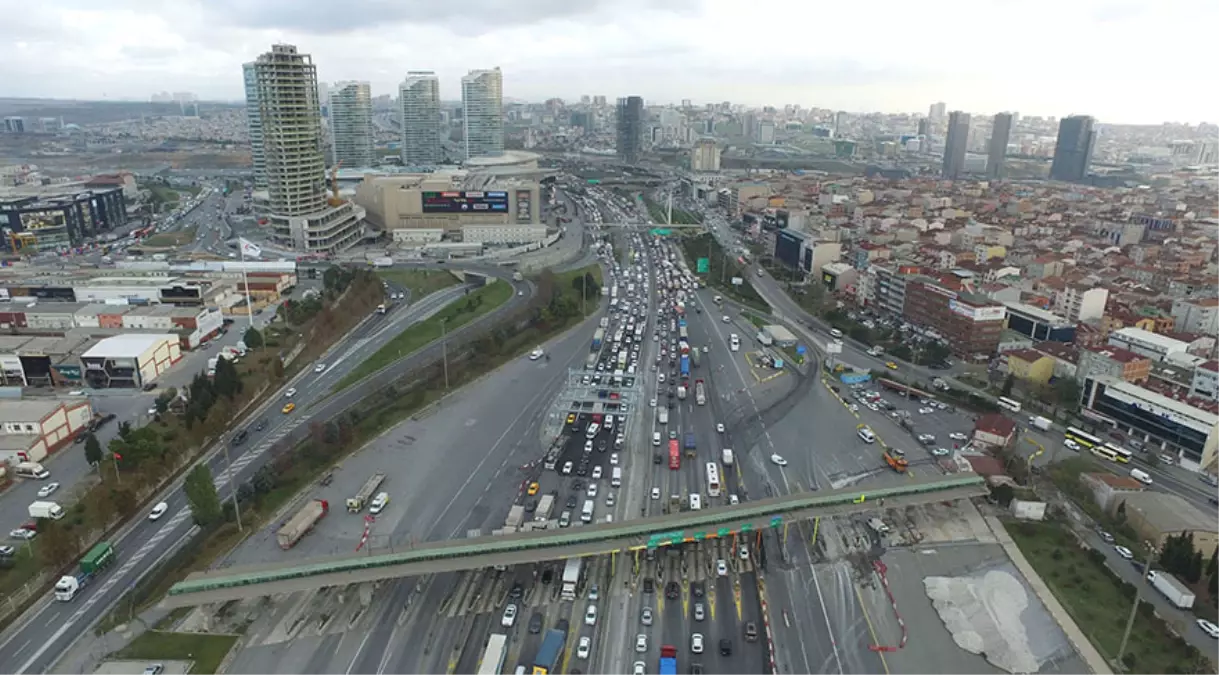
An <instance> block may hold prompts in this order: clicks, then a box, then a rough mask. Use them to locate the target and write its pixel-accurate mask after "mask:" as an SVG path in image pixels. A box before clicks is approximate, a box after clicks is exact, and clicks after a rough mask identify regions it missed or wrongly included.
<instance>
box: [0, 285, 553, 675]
mask: <svg viewBox="0 0 1219 675" xmlns="http://www.w3.org/2000/svg"><path fill="white" fill-rule="evenodd" d="M501 274H502V272H501ZM519 290H521V291H523V292H526V293H528V292H529V291H531V287H530V286H529V285H528V284H526V283H522V284H519ZM460 292H461V289H460V288H457V289H448V290H446V291H442V292H441V293H442V294H445V295H444V296H443V297H437V298H434V299H424V300H421V301H420V302H418V303H416V304H415V305H412V306H408V307H401V308H398V309H396V310H395V311H393V312H391V313H389V314H386V315H384V316H377V315H374V316H373V317H370V318H369V319H368V320H366V321H365V322H364V323H363V324H361V325H360V326H359V327H358V328H357V329H356V330H355V331H353V332H352V333H350V334H349V335H347V336H345V337H344V338H343V339H342V340H341V341H340V342H339V343H337V344H336V345H335V346H334V347H333V348H332V349H331V350H329V352H328V353H327V354H326V355H325V356H324V357H323V358H322V359H321V362H323V363H326V364H327V368H326V370H325V372H323V373H321V374H317V373H315V372H314V371H313V369H312V368H306V369H305V370H304V371H303V372H302V374H300V375H298V376H296V377H295V378H294V379H293V380H292V381H291V382H289V383H287V384H285V385H284V387H283V388H282V389H281V390H280V393H279V394H277V395H276V396H273V397H271V398H270V400H268V401H267V402H266V403H264V404H263V405H261V406H260V407H259V409H258V410H257V411H256V412H254V413H253V414H252V415H250V416H249V418H248V419H250V420H257V419H264V420H265V421H266V425H265V427H264V429H263V430H261V431H256V430H255V429H254V428H253V427H251V428H250V437H249V439H248V440H247V441H246V442H245V444H243V445H242V446H240V447H237V448H234V449H232V451H231V452H230V458H231V460H232V461H233V473H234V475H235V476H236V479H237V480H238V481H240V480H243V479H244V478H245V477H247V476H249V475H250V474H252V473H253V472H254V471H256V470H257V469H258V467H259V466H261V464H262V462H263V461H264V460H265V457H266V451H267V449H268V448H269V447H270V446H271V445H272V444H273V443H275V442H277V441H279V440H280V439H283V438H285V437H288V436H289V435H295V436H300V435H303V434H304V433H306V432H307V425H308V422H309V421H310V420H312V419H323V420H324V419H327V418H328V417H330V416H332V415H333V414H335V413H337V412H339V411H342V410H344V409H346V408H347V407H349V406H350V405H351V404H353V403H355V402H356V401H358V400H359V399H360V398H361V397H362V396H363V395H365V393H366V391H367V389H366V388H365V387H353V388H349V389H346V390H344V391H343V392H341V393H339V394H337V395H333V396H332V395H330V390H331V388H332V387H333V386H334V384H335V383H337V382H338V381H339V380H341V379H342V377H343V376H344V375H346V373H347V372H349V371H350V370H351V369H352V368H354V367H355V366H356V365H357V364H358V363H359V362H360V355H361V354H363V353H365V352H367V353H371V352H372V351H374V350H375V349H376V348H378V347H379V346H380V345H382V344H384V343H386V342H388V341H389V340H390V339H392V338H393V337H394V336H395V335H396V334H397V333H398V332H399V330H400V328H404V327H405V326H406V325H407V324H408V323H410V322H411V321H414V320H418V319H419V318H421V317H425V316H428V315H430V314H431V313H433V312H434V311H436V310H437V309H438V308H439V306H442V305H443V304H444V302H445V301H446V299H447V300H452V299H455V298H456V297H458V296H459V295H460ZM526 300H527V297H526V296H524V295H522V296H518V295H514V296H513V298H512V299H511V300H509V302H508V303H506V304H505V305H504V306H503V307H501V308H499V309H497V310H496V311H494V312H490V313H488V314H486V315H484V316H483V317H480V318H479V319H478V320H476V321H474V322H471V323H470V324H467V325H465V326H463V327H461V328H460V329H458V330H455V331H453V333H451V334H450V336H449V339H450V340H461V339H463V338H464V337H465V336H466V335H469V334H474V333H476V332H478V331H479V330H481V329H482V326H483V325H485V324H488V323H491V322H494V321H495V320H496V319H497V318H498V317H499V316H501V315H502V314H503V313H504V312H507V311H510V310H511V309H514V308H515V307H516V306H518V305H519V304H520V303H523V302H525V301H526ZM390 324H394V325H396V326H397V328H394V329H387V328H386V327H387V325H390ZM440 349H441V346H440V345H439V344H433V345H431V346H429V347H427V348H425V349H423V350H420V351H419V352H416V353H415V354H413V355H410V356H408V357H407V358H405V359H402V360H400V361H398V362H396V363H395V364H394V365H393V366H391V367H390V368H387V369H386V370H385V371H383V372H381V373H377V374H375V375H373V376H371V378H370V381H371V384H370V385H369V386H370V387H371V386H375V385H376V384H377V383H379V382H382V381H389V380H391V379H393V378H394V377H400V376H401V375H402V374H403V373H405V372H408V371H409V370H411V369H413V368H416V367H418V366H419V365H421V364H423V363H427V362H430V361H432V360H434V359H435V358H436V357H437V356H438V354H439V351H440ZM290 387H291V388H295V389H296V394H295V397H294V399H293V400H294V401H295V402H296V403H297V410H296V411H295V413H294V414H291V415H284V414H281V413H280V412H279V409H280V407H281V406H283V405H284V403H285V399H284V398H283V395H282V392H283V391H285V390H287V389H288V388H290ZM302 427H303V428H302ZM206 461H207V462H208V464H209V466H210V467H211V469H212V472H213V475H215V476H216V477H217V483H218V485H219V486H220V487H221V490H222V494H223V491H224V489H225V488H226V487H227V485H228V479H229V475H228V472H227V471H226V469H225V466H224V462H225V460H224V457H223V454H222V453H219V452H218V450H213V451H212V454H211V455H209V457H208V459H207V460H206ZM158 501H166V502H168V503H169V505H170V513H169V515H168V516H167V517H166V518H163V519H161V520H158V521H155V522H154V521H149V520H146V519H139V520H136V521H133V522H132V523H130V524H128V525H127V526H126V527H125V528H124V529H123V530H121V531H120V532H119V533H118V535H117V536H115V537H113V538H112V541H114V543H115V545H116V547H117V549H118V551H119V564H118V565H117V567H116V568H115V569H113V570H112V571H109V572H107V573H106V574H105V575H104V576H103V577H102V578H101V580H100V581H99V583H98V584H97V585H95V586H91V587H87V588H86V590H85V591H84V593H83V594H82V595H81V596H78V597H77V599H76V600H74V601H73V602H71V603H56V602H52V601H50V599H49V598H48V599H47V600H46V601H44V602H43V603H41V604H40V605H38V606H36V607H35V608H34V609H33V610H31V612H30V613H27V615H26V616H25V617H23V619H22V620H21V621H20V622H19V623H18V624H17V625H16V626H15V627H14V628H13V629H11V630H10V631H9V632H8V633H7V634H6V635H5V636H4V642H3V643H0V661H2V662H3V663H6V664H10V665H11V667H12V668H13V670H14V672H42V671H44V670H46V669H47V668H49V667H50V666H51V665H52V664H53V662H54V660H55V659H56V658H57V657H58V656H59V655H60V654H62V653H63V652H64V651H65V650H66V649H67V647H68V646H69V645H70V644H71V643H72V642H73V641H74V640H75V639H76V638H77V637H78V636H79V635H80V634H81V633H82V632H84V631H86V630H87V629H88V628H89V626H90V625H91V624H92V623H94V622H95V621H96V620H97V619H99V618H100V617H101V616H102V615H103V614H104V613H105V612H106V611H107V610H108V609H109V607H110V606H112V605H113V603H114V602H115V601H116V600H117V599H118V597H119V596H121V594H122V593H123V592H124V591H125V590H126V589H127V588H129V587H130V586H131V585H132V584H133V583H135V582H136V580H137V579H138V578H139V576H140V575H141V574H142V573H143V572H145V571H146V570H148V569H149V568H150V567H152V566H153V563H154V562H155V561H157V560H159V559H161V558H163V557H164V556H167V555H169V554H170V553H172V552H173V550H175V548H176V547H177V545H179V544H180V543H181V542H182V541H183V540H184V539H185V538H186V537H188V536H190V534H191V529H192V524H191V522H190V512H189V508H188V507H187V505H186V500H185V498H184V497H183V495H182V493H181V482H180V481H178V482H175V483H174V484H173V486H172V487H170V488H169V489H167V490H166V491H165V492H164V493H163V494H162V495H161V496H160V497H159V499H158Z"/></svg>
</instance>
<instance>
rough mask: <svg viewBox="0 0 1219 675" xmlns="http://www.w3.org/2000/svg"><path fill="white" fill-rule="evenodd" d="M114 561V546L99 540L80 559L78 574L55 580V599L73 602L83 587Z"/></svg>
mask: <svg viewBox="0 0 1219 675" xmlns="http://www.w3.org/2000/svg"><path fill="white" fill-rule="evenodd" d="M112 562H114V546H113V545H111V544H110V542H108V541H102V542H98V543H97V544H95V545H94V546H93V548H91V549H89V552H88V553H85V557H83V558H81V559H80V569H79V571H78V572H77V573H76V574H71V575H67V576H63V577H60V578H59V581H57V582H55V599H56V600H58V601H60V602H71V601H72V599H73V598H75V597H76V594H77V593H80V591H81V589H82V588H84V587H85V586H88V585H89V582H90V581H92V580H93V579H94V578H95V577H96V576H97V575H98V574H99V573H100V572H101V571H102V570H104V569H106V567H108V566H109V565H110V563H112Z"/></svg>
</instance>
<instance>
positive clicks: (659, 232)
mask: <svg viewBox="0 0 1219 675" xmlns="http://www.w3.org/2000/svg"><path fill="white" fill-rule="evenodd" d="M651 234H652V236H653V237H667V236H669V235H670V234H673V230H669V229H665V228H663V227H658V228H655V229H654V230H652V232H651Z"/></svg>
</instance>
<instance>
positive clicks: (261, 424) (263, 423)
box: [254, 420, 267, 431]
mask: <svg viewBox="0 0 1219 675" xmlns="http://www.w3.org/2000/svg"><path fill="white" fill-rule="evenodd" d="M266 428H267V421H266V420H258V422H257V423H255V424H254V431H262V430H263V429H266Z"/></svg>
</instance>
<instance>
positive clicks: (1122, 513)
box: [1116, 499, 1126, 523]
mask: <svg viewBox="0 0 1219 675" xmlns="http://www.w3.org/2000/svg"><path fill="white" fill-rule="evenodd" d="M1116 517H1117V522H1119V523H1124V522H1126V500H1124V499H1123V500H1122V501H1121V503H1120V504H1118V505H1117V514H1116Z"/></svg>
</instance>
